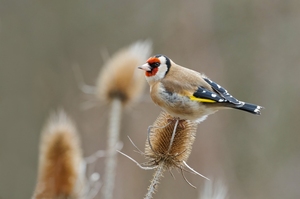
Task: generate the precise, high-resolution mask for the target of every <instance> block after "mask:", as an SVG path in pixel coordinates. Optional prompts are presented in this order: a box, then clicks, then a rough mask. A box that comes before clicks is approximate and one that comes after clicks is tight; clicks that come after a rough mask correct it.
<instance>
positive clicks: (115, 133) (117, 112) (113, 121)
mask: <svg viewBox="0 0 300 199" xmlns="http://www.w3.org/2000/svg"><path fill="white" fill-rule="evenodd" d="M121 112H122V102H121V100H119V99H117V98H116V99H113V100H112V102H111V112H110V118H109V129H108V140H107V141H108V142H107V158H106V161H105V172H104V173H105V175H104V183H103V189H102V196H103V198H104V199H112V198H113V190H114V184H115V173H116V172H115V170H116V165H117V158H116V153H117V151H116V149H117V145H118V142H119V132H120V123H121Z"/></svg>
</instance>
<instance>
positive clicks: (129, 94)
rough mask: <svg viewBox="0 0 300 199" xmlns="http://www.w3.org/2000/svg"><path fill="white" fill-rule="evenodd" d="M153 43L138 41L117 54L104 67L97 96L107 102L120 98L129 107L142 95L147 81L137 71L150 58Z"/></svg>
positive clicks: (99, 78)
mask: <svg viewBox="0 0 300 199" xmlns="http://www.w3.org/2000/svg"><path fill="white" fill-rule="evenodd" d="M151 51H152V43H151V42H150V41H148V40H146V41H137V42H135V43H133V44H132V45H130V46H129V47H126V48H123V49H121V50H119V51H118V52H116V53H115V54H114V55H113V56H112V57H111V58H110V59H109V60H108V61H107V62H106V63H105V64H104V66H103V68H102V71H101V73H100V75H99V77H98V80H97V86H96V87H97V96H98V98H99V99H101V100H103V101H105V102H111V101H112V100H113V99H115V98H118V99H120V100H121V101H122V104H123V105H124V106H125V105H128V104H131V103H132V102H134V101H136V100H137V99H138V98H139V97H140V96H141V94H142V92H143V90H144V87H145V84H146V81H145V77H144V74H143V73H140V72H139V71H138V69H137V67H138V66H139V65H141V64H142V63H143V62H145V60H146V59H147V58H148V57H149V56H150V53H151Z"/></svg>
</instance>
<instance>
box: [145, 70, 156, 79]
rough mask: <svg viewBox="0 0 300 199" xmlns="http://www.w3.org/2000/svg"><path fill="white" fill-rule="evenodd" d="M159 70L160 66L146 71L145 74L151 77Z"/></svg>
mask: <svg viewBox="0 0 300 199" xmlns="http://www.w3.org/2000/svg"><path fill="white" fill-rule="evenodd" d="M157 71H158V68H153V69H152V70H151V71H146V73H145V74H146V76H147V77H151V76H154V75H156V73H157Z"/></svg>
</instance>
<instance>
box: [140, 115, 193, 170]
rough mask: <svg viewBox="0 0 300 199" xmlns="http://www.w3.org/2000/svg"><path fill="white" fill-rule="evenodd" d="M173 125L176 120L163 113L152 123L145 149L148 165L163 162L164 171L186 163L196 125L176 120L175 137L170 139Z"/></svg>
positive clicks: (180, 166)
mask: <svg viewBox="0 0 300 199" xmlns="http://www.w3.org/2000/svg"><path fill="white" fill-rule="evenodd" d="M175 124H176V119H174V118H173V117H172V116H171V115H169V114H167V113H165V112H162V113H161V114H160V115H159V116H158V118H157V119H156V121H155V122H154V124H153V126H152V127H151V130H150V132H149V135H148V139H147V141H146V148H145V156H146V157H147V158H148V159H149V160H150V162H149V163H150V165H152V166H155V165H159V164H161V163H162V162H163V163H164V167H165V168H166V169H172V168H174V167H177V168H182V167H183V166H184V161H187V159H188V157H189V155H190V153H191V150H192V145H193V143H194V140H195V134H196V130H197V123H196V122H192V121H189V120H178V125H177V128H176V132H175V134H174V135H175V136H174V138H172V135H173V131H174V127H175ZM172 139H173V141H172Z"/></svg>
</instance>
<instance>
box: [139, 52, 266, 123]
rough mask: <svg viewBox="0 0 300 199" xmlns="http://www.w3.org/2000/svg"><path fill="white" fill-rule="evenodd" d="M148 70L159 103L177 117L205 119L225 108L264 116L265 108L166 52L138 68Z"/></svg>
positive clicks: (152, 91) (146, 75)
mask: <svg viewBox="0 0 300 199" xmlns="http://www.w3.org/2000/svg"><path fill="white" fill-rule="evenodd" d="M138 68H139V69H142V70H145V77H146V80H147V82H148V83H149V85H150V95H151V98H152V100H153V102H154V103H155V104H157V105H158V106H160V107H161V108H162V109H163V110H164V111H166V112H168V113H169V114H170V115H172V116H173V117H175V118H178V119H186V120H193V121H198V122H201V121H203V120H205V119H206V117H207V116H208V115H210V114H212V113H215V112H216V111H218V110H220V109H224V108H234V109H239V110H243V111H247V112H250V113H253V114H256V115H260V111H261V109H262V108H263V107H261V106H258V105H254V104H250V103H246V102H243V101H239V100H237V99H236V98H234V97H233V96H232V95H230V94H229V93H228V92H227V90H226V89H224V88H223V87H221V86H220V85H219V84H217V83H215V82H213V81H212V80H210V79H209V78H208V77H206V76H205V75H204V74H201V73H198V72H196V71H194V70H191V69H188V68H185V67H182V66H179V65H178V64H176V63H174V62H173V61H172V60H171V59H169V58H168V57H167V56H165V55H155V56H154V57H150V58H149V59H148V60H147V62H146V63H145V64H144V65H142V66H139V67H138Z"/></svg>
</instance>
